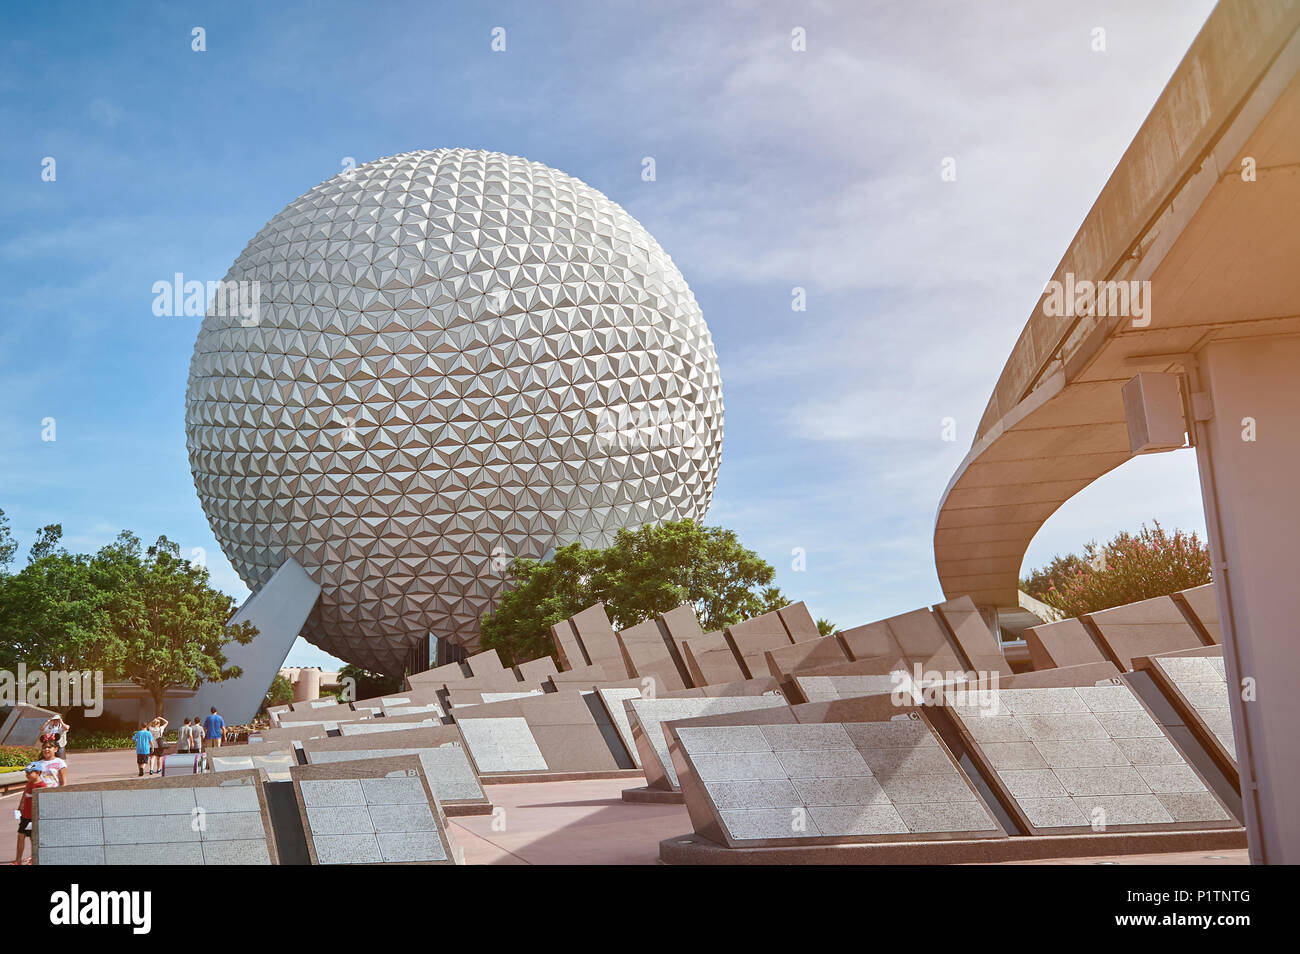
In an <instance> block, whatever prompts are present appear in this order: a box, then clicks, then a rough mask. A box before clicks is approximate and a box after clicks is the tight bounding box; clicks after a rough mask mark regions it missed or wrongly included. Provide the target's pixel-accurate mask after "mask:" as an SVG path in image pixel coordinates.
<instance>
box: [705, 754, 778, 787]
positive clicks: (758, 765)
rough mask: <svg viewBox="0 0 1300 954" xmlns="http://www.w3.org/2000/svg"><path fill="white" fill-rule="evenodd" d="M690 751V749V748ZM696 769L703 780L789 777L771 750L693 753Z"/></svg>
mask: <svg viewBox="0 0 1300 954" xmlns="http://www.w3.org/2000/svg"><path fill="white" fill-rule="evenodd" d="M688 751H689V750H688ZM691 761H692V762H694V763H695V771H696V773H697V774H698V775H699V777H700V781H702V782H724V781H737V780H743V779H748V778H788V777H789V776H788V775H787V774H786V771H785V769H784V768H782V766H781V763H780V762H778V761H777V759H776V756H775V755H773V754H772V753H771V752H725V753H717V754H714V755H699V756H696V755H692V756H691Z"/></svg>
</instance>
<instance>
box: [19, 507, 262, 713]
mask: <svg viewBox="0 0 1300 954" xmlns="http://www.w3.org/2000/svg"><path fill="white" fill-rule="evenodd" d="M61 537H62V528H61V527H60V526H59V525H58V524H50V525H49V526H46V527H44V528H42V529H41V530H40V531H38V538H37V541H36V543H35V544H34V545H33V546H32V548H31V553H30V555H29V560H28V563H27V566H25V567H24V568H23V569H22V570H20V571H19V572H17V573H4V574H0V665H3V666H5V667H7V668H10V669H12V668H15V667H16V666H17V664H18V663H19V662H22V663H25V664H26V665H27V667H28V668H29V669H37V668H39V669H44V670H48V671H68V672H70V671H75V670H85V669H90V670H102V671H103V672H104V674H105V678H106V679H109V680H113V679H126V680H129V681H131V682H134V683H135V684H136V685H139V686H141V687H143V688H145V689H146V690H148V692H149V694H150V696H151V697H152V699H153V700H154V705H155V708H156V710H157V711H161V710H162V700H163V696H164V695H165V693H166V692H167V690H168V689H170V688H173V687H178V686H184V687H190V688H194V687H197V686H198V685H199V684H200V683H202V682H205V681H206V682H219V681H222V680H224V679H231V678H237V677H238V676H239V675H240V674H241V673H240V670H239V668H238V667H235V666H228V665H227V660H226V656H225V653H224V652H223V649H224V647H225V646H227V645H228V644H229V642H230V641H231V640H234V641H236V642H238V643H248V642H249V641H250V640H252V638H253V637H254V636H255V635H256V634H257V629H256V628H255V627H254V626H253V625H252V624H251V623H242V624H240V625H239V626H230V625H228V622H227V621H228V620H229V618H230V616H231V613H232V612H233V611H234V608H235V604H234V600H233V599H232V598H231V597H229V596H227V595H225V594H224V593H221V592H220V591H218V590H216V589H214V588H213V587H212V585H211V582H210V579H209V576H208V571H207V569H206V568H205V567H201V566H196V565H194V564H192V563H190V562H189V561H188V560H183V559H181V557H180V547H179V546H177V545H176V544H175V543H172V542H171V541H170V540H168V539H167V538H166V537H159V538H158V541H157V542H156V543H155V544H154V545H153V546H151V547H149V548H148V549H147V550H145V549H143V548H142V547H141V544H140V538H139V537H137V536H136V535H135V534H133V533H130V532H128V531H123V532H122V533H121V534H119V535H118V537H117V539H116V540H114V541H113V542H112V543H110V544H109V545H108V546H105V547H103V548H102V549H101V550H100V551H99V552H98V553H96V554H95V555H94V556H93V557H92V556H87V555H85V554H73V553H68V552H67V551H66V550H65V549H63V548H62V547H60V546H59V541H60V539H61ZM13 552H14V546H13V543H12V537H11V536H10V535H9V533H8V523H7V521H4V520H3V514H2V513H0V565H3V564H6V563H7V562H8V560H11V559H12V556H13Z"/></svg>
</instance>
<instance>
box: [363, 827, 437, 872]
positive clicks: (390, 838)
mask: <svg viewBox="0 0 1300 954" xmlns="http://www.w3.org/2000/svg"><path fill="white" fill-rule="evenodd" d="M375 838H376V839H377V840H378V842H379V851H380V854H381V855H382V856H383V859H384V861H386V862H388V863H389V864H397V863H399V862H404V861H446V860H447V850H446V849H445V848H443V846H442V839H441V838H439V837H438V833H437V831H411V832H403V833H401V834H397V833H394V832H381V833H380V834H378V835H376V836H375Z"/></svg>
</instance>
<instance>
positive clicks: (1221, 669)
mask: <svg viewBox="0 0 1300 954" xmlns="http://www.w3.org/2000/svg"><path fill="white" fill-rule="evenodd" d="M1205 661H1206V662H1207V663H1209V665H1210V668H1211V669H1213V670H1214V671H1215V673H1216V674H1217V675H1218V677H1219V678H1220V679H1225V680H1226V679H1227V678H1228V666H1227V663H1225V662H1224V661H1223V657H1222V656H1207V657H1205Z"/></svg>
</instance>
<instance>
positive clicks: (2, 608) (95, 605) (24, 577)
mask: <svg viewBox="0 0 1300 954" xmlns="http://www.w3.org/2000/svg"><path fill="white" fill-rule="evenodd" d="M109 603H110V601H109V599H108V596H107V594H106V593H105V592H104V591H103V590H102V589H100V588H99V586H98V585H97V582H96V574H95V571H94V568H93V566H92V561H91V559H90V558H89V557H87V556H84V555H81V554H70V553H67V552H64V551H61V550H60V551H57V552H48V553H46V554H45V555H44V556H41V557H39V558H38V559H36V560H34V561H33V562H31V563H29V564H28V565H27V566H26V567H24V568H23V569H22V570H21V571H20V572H18V573H15V574H13V575H11V576H7V577H5V578H4V580H3V581H0V664H3V666H4V667H5V668H8V669H13V668H14V667H15V666H16V665H17V664H18V663H20V662H22V663H25V664H26V665H27V666H28V667H31V668H33V669H36V668H39V669H45V670H50V671H59V670H62V671H71V670H76V669H98V670H103V671H105V672H110V673H112V672H116V671H117V669H118V668H119V667H120V665H121V661H122V653H121V648H122V647H121V644H120V643H119V642H118V641H117V640H115V639H114V638H112V633H111V630H110V628H109V625H108V620H109Z"/></svg>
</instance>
